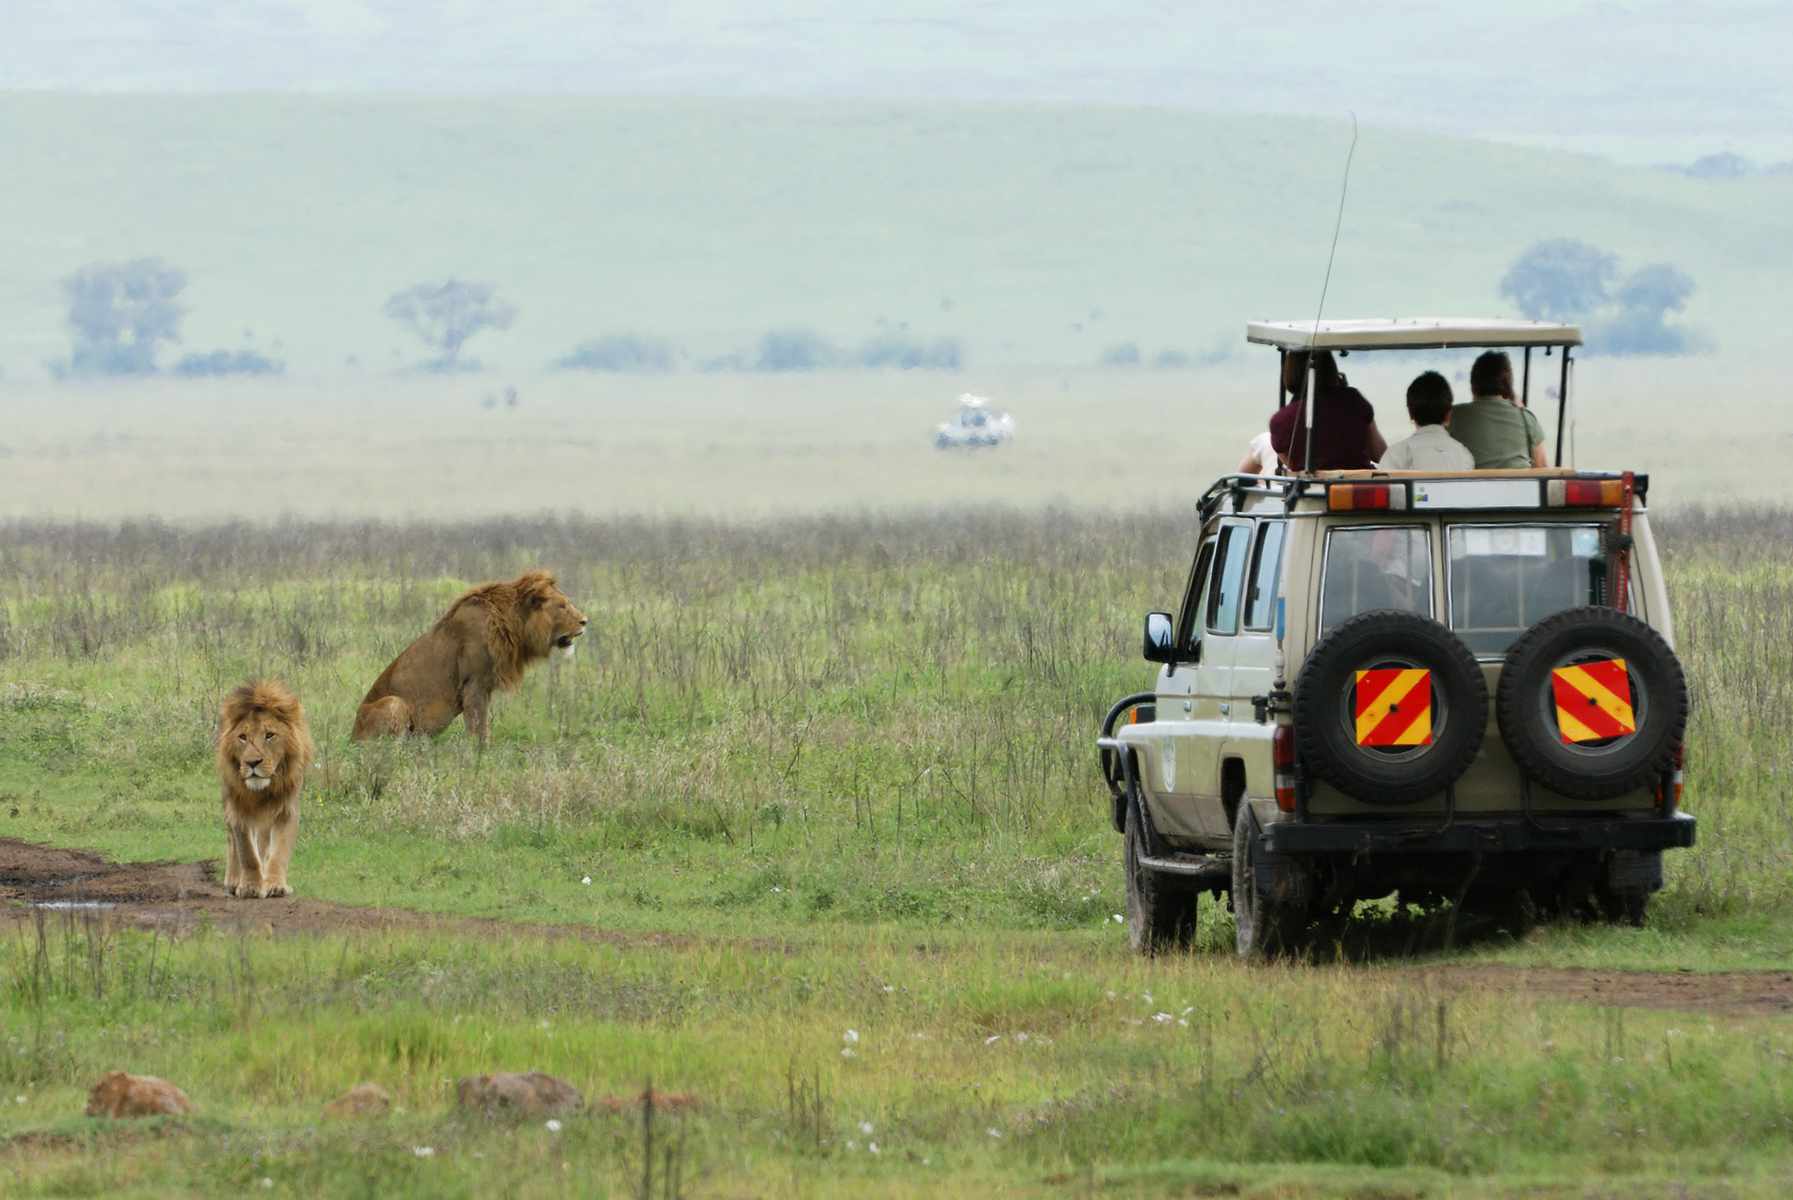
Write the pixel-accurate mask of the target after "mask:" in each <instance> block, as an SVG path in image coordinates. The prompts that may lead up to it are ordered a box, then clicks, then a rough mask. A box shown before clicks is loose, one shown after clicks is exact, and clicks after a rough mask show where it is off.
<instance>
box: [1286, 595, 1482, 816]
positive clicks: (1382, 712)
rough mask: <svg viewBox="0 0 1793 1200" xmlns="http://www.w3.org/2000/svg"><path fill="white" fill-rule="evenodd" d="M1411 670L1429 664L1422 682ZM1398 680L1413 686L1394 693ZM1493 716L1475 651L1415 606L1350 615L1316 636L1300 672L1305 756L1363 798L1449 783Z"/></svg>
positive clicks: (1410, 797)
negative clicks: (1414, 609) (1407, 609)
mask: <svg viewBox="0 0 1793 1200" xmlns="http://www.w3.org/2000/svg"><path fill="white" fill-rule="evenodd" d="M1414 671H1423V672H1428V673H1429V674H1427V675H1422V676H1419V677H1417V682H1416V681H1415V676H1413V675H1411V674H1398V673H1397V672H1414ZM1372 673H1373V674H1372ZM1397 688H1406V689H1409V690H1405V691H1404V692H1403V693H1402V694H1401V695H1399V696H1392V693H1393V692H1394V691H1395V690H1396V689H1397ZM1372 689H1373V690H1372ZM1487 724H1488V688H1487V685H1486V684H1485V683H1484V682H1483V681H1482V670H1481V668H1480V667H1479V666H1477V665H1476V660H1475V656H1474V655H1473V654H1471V653H1470V652H1469V647H1468V646H1465V645H1464V644H1463V642H1462V641H1461V640H1460V639H1459V638H1458V637H1457V635H1456V634H1454V633H1452V632H1451V631H1450V630H1448V629H1446V628H1445V627H1444V626H1443V625H1441V624H1439V623H1438V622H1437V621H1434V620H1432V619H1430V618H1429V617H1422V616H1419V615H1417V614H1415V613H1409V612H1399V611H1396V610H1394V609H1379V610H1377V611H1375V612H1367V613H1364V614H1362V615H1361V616H1356V617H1352V618H1351V619H1350V620H1348V621H1346V622H1344V623H1343V624H1342V625H1340V626H1339V627H1338V628H1337V629H1334V630H1333V631H1332V632H1331V633H1329V634H1327V635H1326V636H1325V637H1324V638H1321V639H1320V644H1319V645H1317V646H1315V647H1314V649H1313V652H1312V653H1310V654H1309V655H1308V657H1307V662H1306V664H1304V665H1303V666H1302V668H1301V674H1300V676H1299V677H1297V679H1296V681H1295V738H1296V744H1297V746H1298V748H1299V751H1300V755H1301V760H1302V762H1303V763H1305V764H1306V765H1307V766H1308V767H1309V768H1310V769H1312V770H1313V771H1314V773H1315V774H1317V775H1319V776H1320V777H1321V778H1322V779H1325V780H1327V781H1328V782H1330V783H1332V784H1333V785H1334V786H1336V787H1337V788H1338V789H1339V790H1340V791H1342V792H1344V793H1345V794H1346V795H1349V796H1353V797H1355V798H1357V799H1358V800H1361V801H1363V802H1364V803H1365V804H1387V805H1400V804H1413V803H1415V802H1416V801H1419V800H1423V799H1425V798H1426V797H1428V796H1436V795H1437V794H1438V793H1440V792H1442V791H1444V789H1445V788H1447V787H1449V786H1450V785H1451V784H1453V783H1455V782H1456V781H1457V780H1458V779H1459V778H1461V776H1462V775H1463V772H1464V771H1466V770H1468V769H1469V764H1470V763H1471V762H1473V761H1475V756H1476V752H1477V751H1478V750H1480V749H1481V746H1482V735H1483V733H1484V731H1485V729H1486V727H1487Z"/></svg>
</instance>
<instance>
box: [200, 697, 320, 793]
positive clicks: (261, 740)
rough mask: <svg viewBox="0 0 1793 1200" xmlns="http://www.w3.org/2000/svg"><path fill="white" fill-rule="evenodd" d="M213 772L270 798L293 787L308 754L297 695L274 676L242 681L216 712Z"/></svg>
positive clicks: (309, 748) (308, 742)
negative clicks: (260, 679) (245, 682)
mask: <svg viewBox="0 0 1793 1200" xmlns="http://www.w3.org/2000/svg"><path fill="white" fill-rule="evenodd" d="M218 727H219V730H220V732H219V735H218V773H219V775H221V776H222V777H223V778H224V780H225V782H226V784H229V785H235V786H236V787H239V788H241V789H242V790H243V791H246V792H251V793H257V794H261V793H267V792H269V790H270V789H272V792H273V795H272V796H270V797H269V798H270V799H275V798H278V797H280V796H284V795H288V794H291V793H293V792H294V791H296V790H297V788H298V787H299V784H300V782H301V781H302V780H303V779H304V776H305V768H306V766H307V765H309V761H310V758H311V754H312V744H311V734H310V730H309V729H307V728H306V724H305V711H304V709H303V708H301V707H300V706H299V700H298V698H297V697H296V696H294V695H293V694H292V693H291V692H289V691H287V690H286V689H285V688H284V687H282V686H281V685H279V684H277V683H273V682H258V683H252V684H245V685H244V686H242V687H240V688H237V689H236V690H235V691H233V692H232V693H231V694H230V695H229V696H228V697H226V698H225V701H224V706H223V708H222V709H221V710H220V712H219V722H218Z"/></svg>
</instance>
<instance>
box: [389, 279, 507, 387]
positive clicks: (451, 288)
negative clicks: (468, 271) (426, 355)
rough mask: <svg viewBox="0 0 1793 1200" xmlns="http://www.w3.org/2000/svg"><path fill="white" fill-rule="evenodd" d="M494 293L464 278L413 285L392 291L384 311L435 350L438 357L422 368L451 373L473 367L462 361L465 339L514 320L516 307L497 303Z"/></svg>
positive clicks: (492, 288)
mask: <svg viewBox="0 0 1793 1200" xmlns="http://www.w3.org/2000/svg"><path fill="white" fill-rule="evenodd" d="M496 292H497V287H496V286H495V285H494V284H490V283H473V282H469V281H467V280H463V279H445V280H443V281H442V282H440V283H419V284H413V285H412V286H411V287H408V288H406V289H405V290H404V291H402V292H394V293H393V294H392V296H391V297H390V298H388V299H387V301H386V308H385V312H386V315H387V316H389V317H391V318H392V319H393V320H394V321H397V322H398V323H399V324H401V325H403V326H405V327H406V328H408V329H409V330H411V332H412V333H415V334H416V335H417V336H418V337H419V338H421V339H423V342H424V344H425V345H427V346H429V347H430V348H431V349H432V350H434V351H436V355H437V356H436V357H435V358H434V359H432V360H431V361H430V362H428V363H426V364H425V366H427V367H428V368H429V369H430V370H433V371H454V370H459V369H461V368H462V367H463V366H465V365H475V364H463V363H462V362H461V347H462V346H464V345H466V343H467V341H468V339H470V338H472V337H474V336H475V335H476V334H479V333H481V332H483V331H485V330H487V329H509V328H510V326H511V322H512V321H514V320H516V317H517V310H516V308H515V306H513V305H510V304H505V303H504V302H502V301H500V300H499V299H498V298H497V296H496V294H495V293H496Z"/></svg>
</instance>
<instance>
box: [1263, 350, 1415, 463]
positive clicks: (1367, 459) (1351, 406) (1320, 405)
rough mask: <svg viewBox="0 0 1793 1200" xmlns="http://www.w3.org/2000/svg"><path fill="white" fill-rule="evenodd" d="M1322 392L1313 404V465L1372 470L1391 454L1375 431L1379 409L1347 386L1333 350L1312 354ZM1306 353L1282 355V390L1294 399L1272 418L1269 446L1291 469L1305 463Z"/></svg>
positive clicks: (1317, 393)
mask: <svg viewBox="0 0 1793 1200" xmlns="http://www.w3.org/2000/svg"><path fill="white" fill-rule="evenodd" d="M1314 353H1315V354H1316V355H1317V357H1316V359H1315V369H1314V374H1315V375H1317V376H1318V377H1319V383H1320V386H1319V390H1318V391H1317V392H1316V393H1315V402H1314V412H1315V417H1314V466H1313V469H1314V470H1316V471H1354V470H1367V469H1368V468H1371V467H1374V466H1375V465H1376V463H1377V461H1378V460H1380V459H1381V457H1382V455H1383V454H1384V453H1385V452H1386V451H1387V450H1388V442H1387V441H1385V440H1384V439H1383V437H1382V433H1381V431H1380V430H1378V429H1377V428H1376V410H1375V409H1373V408H1371V407H1370V402H1369V401H1368V400H1366V399H1364V397H1363V393H1362V392H1360V391H1358V390H1357V389H1356V388H1354V387H1351V386H1350V385H1349V384H1347V383H1346V382H1345V377H1344V376H1343V375H1341V374H1339V369H1338V364H1337V363H1335V362H1334V361H1333V359H1332V352H1331V351H1329V350H1318V351H1315V352H1314ZM1307 378H1308V371H1307V352H1306V351H1293V352H1291V353H1289V354H1286V355H1284V356H1283V387H1284V388H1286V389H1288V391H1289V392H1290V393H1292V395H1293V396H1294V399H1292V400H1291V401H1290V402H1289V403H1287V404H1285V405H1283V406H1282V407H1281V408H1279V409H1277V410H1276V415H1275V416H1273V417H1271V418H1270V444H1271V446H1273V447H1275V449H1276V452H1277V453H1278V454H1280V455H1282V458H1283V461H1284V462H1286V463H1288V464H1289V467H1290V469H1291V470H1295V471H1300V470H1304V469H1305V467H1304V464H1305V463H1306V461H1307V422H1306V421H1304V420H1302V411H1301V410H1302V408H1303V407H1304V406H1303V405H1302V403H1301V396H1302V392H1303V391H1304V390H1305V389H1306V387H1307Z"/></svg>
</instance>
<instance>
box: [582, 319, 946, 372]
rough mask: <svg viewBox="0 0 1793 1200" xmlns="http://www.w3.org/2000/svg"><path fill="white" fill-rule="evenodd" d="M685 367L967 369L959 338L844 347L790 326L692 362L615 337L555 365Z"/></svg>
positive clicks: (663, 345) (882, 339)
mask: <svg viewBox="0 0 1793 1200" xmlns="http://www.w3.org/2000/svg"><path fill="white" fill-rule="evenodd" d="M687 363H690V364H691V365H693V366H695V368H696V369H697V370H699V371H763V372H773V373H783V372H795V371H830V370H872V371H884V370H896V371H913V370H928V371H956V370H958V369H959V368H961V367H963V366H964V365H965V350H964V346H963V344H962V343H960V341H959V340H958V339H957V338H947V337H943V338H935V339H932V340H929V339H925V338H918V337H913V336H911V335H909V334H907V333H904V332H896V331H893V332H884V333H879V334H877V335H875V336H874V337H872V338H870V339H868V340H866V341H864V342H861V343H860V344H858V345H856V346H842V345H840V344H839V343H837V342H834V341H833V340H831V339H829V338H827V337H824V336H823V335H822V334H820V333H817V332H816V331H815V330H813V329H804V328H795V327H793V328H785V329H773V330H768V331H767V332H766V333H765V334H763V335H761V337H760V339H759V341H758V342H757V343H756V344H755V345H754V346H753V347H751V348H749V349H745V350H736V351H732V352H730V353H728V354H722V355H717V356H715V357H713V358H705V359H698V360H695V361H693V360H692V359H691V357H690V356H689V355H687V354H686V353H685V352H684V351H683V350H681V349H680V348H678V347H677V346H674V345H673V344H672V343H671V342H668V341H666V340H665V339H662V338H655V337H647V336H644V335H641V334H633V333H616V334H608V335H606V336H604V337H598V338H592V339H591V340H589V341H585V342H581V343H579V345H577V346H575V347H574V348H573V349H572V350H571V351H569V352H568V353H567V354H565V355H563V356H561V357H560V358H557V359H555V360H554V364H553V365H554V366H555V367H558V368H559V369H561V370H565V371H614V372H619V373H630V374H658V373H664V372H668V371H675V370H679V369H680V368H681V367H683V366H685V365H686V364H687Z"/></svg>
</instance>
